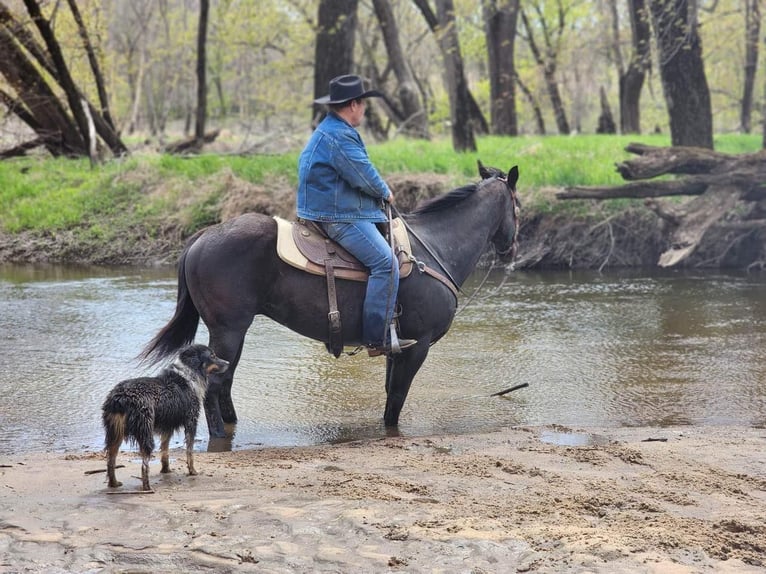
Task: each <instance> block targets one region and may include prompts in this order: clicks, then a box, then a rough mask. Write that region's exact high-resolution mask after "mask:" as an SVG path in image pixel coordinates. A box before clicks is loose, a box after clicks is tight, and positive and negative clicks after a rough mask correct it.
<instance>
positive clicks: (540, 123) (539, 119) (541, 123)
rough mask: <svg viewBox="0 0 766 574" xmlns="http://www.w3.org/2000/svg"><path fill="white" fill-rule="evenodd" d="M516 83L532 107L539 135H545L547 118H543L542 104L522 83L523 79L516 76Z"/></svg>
mask: <svg viewBox="0 0 766 574" xmlns="http://www.w3.org/2000/svg"><path fill="white" fill-rule="evenodd" d="M516 83H517V84H518V86H519V89H521V93H522V94H524V96H525V97H526V98H527V101H528V102H529V105H530V106H532V110H533V111H534V114H535V123H536V125H537V133H538V134H540V135H541V136H544V135H545V118H543V110H542V109H540V104H539V103H538V102H537V100H536V99H535V96H534V94H533V93H532V91H531V90H530V89H529V88H528V87H527V86H526V84H524V82H522V81H521V78H519V77H518V76H516Z"/></svg>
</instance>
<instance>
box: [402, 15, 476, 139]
mask: <svg viewBox="0 0 766 574" xmlns="http://www.w3.org/2000/svg"><path fill="white" fill-rule="evenodd" d="M414 2H415V5H416V6H417V7H418V8H419V9H420V11H421V13H422V14H423V17H424V18H425V19H426V22H428V25H429V27H430V28H431V30H432V31H433V32H434V34H435V35H436V39H437V42H438V44H439V50H440V51H441V54H442V58H443V60H444V81H445V84H446V86H447V95H448V97H449V102H450V123H451V130H452V147H453V148H454V149H455V151H459V152H463V151H476V137H475V136H474V129H475V128H474V123H473V122H472V117H473V116H472V114H471V110H472V104H473V107H475V108H478V106H477V105H476V102H475V101H474V100H473V97H472V96H471V94H470V91H469V90H468V82H466V79H465V72H464V70H463V56H462V55H461V53H460V41H459V39H458V35H457V23H456V21H455V6H454V3H453V1H452V0H436V14H434V12H433V10H431V6H430V5H429V4H428V0H414ZM479 115H481V113H480V112H479ZM484 128H485V131H486V122H484Z"/></svg>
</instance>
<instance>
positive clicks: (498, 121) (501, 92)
mask: <svg viewBox="0 0 766 574" xmlns="http://www.w3.org/2000/svg"><path fill="white" fill-rule="evenodd" d="M519 4H520V0H501V1H500V2H498V1H497V0H484V2H483V12H484V26H485V29H486V32H487V53H488V59H489V85H490V105H491V123H492V133H494V134H499V135H509V136H515V135H518V133H519V127H518V121H517V117H516V64H515V57H514V50H515V44H516V25H517V22H518V19H519Z"/></svg>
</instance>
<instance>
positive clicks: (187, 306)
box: [138, 233, 201, 364]
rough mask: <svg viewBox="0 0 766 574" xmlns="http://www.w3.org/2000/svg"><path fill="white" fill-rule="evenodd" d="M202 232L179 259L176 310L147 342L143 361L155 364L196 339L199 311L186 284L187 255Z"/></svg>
mask: <svg viewBox="0 0 766 574" xmlns="http://www.w3.org/2000/svg"><path fill="white" fill-rule="evenodd" d="M200 235H201V233H197V234H195V235H194V236H192V237H191V239H190V240H189V241H188V243H187V244H186V247H185V248H184V251H183V253H182V254H181V257H180V258H179V259H178V297H177V299H176V311H175V313H174V314H173V317H172V318H171V319H170V321H168V323H167V325H165V326H164V327H163V328H162V329H160V331H159V333H157V334H156V335H155V336H154V338H153V339H152V340H151V341H149V343H147V345H146V346H145V347H144V349H143V350H142V351H141V354H140V355H139V356H138V358H139V360H140V361H141V362H142V363H149V364H154V363H158V362H159V361H161V360H162V359H164V358H166V357H169V356H170V355H173V354H175V353H176V351H178V350H179V349H180V348H181V347H183V346H184V345H188V344H189V343H192V342H193V341H194V336H195V335H196V334H197V327H198V326H199V318H200V317H199V311H198V310H197V307H196V306H195V305H194V301H192V298H191V294H190V293H189V287H188V286H187V284H186V256H187V254H188V253H189V249H190V248H191V246H192V245H193V244H194V242H195V241H196V240H197V239H198V238H199V236H200Z"/></svg>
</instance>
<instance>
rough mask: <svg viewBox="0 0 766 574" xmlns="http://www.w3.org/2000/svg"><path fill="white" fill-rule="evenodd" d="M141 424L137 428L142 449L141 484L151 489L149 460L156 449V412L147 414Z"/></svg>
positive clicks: (144, 487)
mask: <svg viewBox="0 0 766 574" xmlns="http://www.w3.org/2000/svg"><path fill="white" fill-rule="evenodd" d="M141 423H142V424H140V425H138V426H137V427H136V429H135V437H136V442H137V443H138V450H139V451H141V486H142V487H143V489H144V490H151V489H152V487H151V486H149V460H150V459H151V458H152V452H153V451H154V430H153V429H154V413H153V412H152V413H150V414H148V415H145V416H144V417H143V419H142V420H141Z"/></svg>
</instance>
